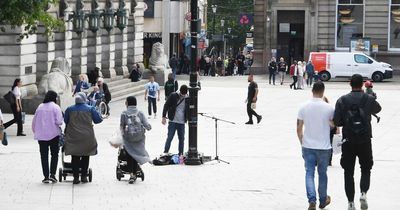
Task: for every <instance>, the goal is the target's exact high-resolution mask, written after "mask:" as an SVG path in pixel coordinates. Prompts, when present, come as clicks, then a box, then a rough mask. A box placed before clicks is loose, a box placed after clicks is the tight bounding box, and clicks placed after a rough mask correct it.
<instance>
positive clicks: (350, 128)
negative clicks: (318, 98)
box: [343, 95, 369, 143]
mask: <svg viewBox="0 0 400 210" xmlns="http://www.w3.org/2000/svg"><path fill="white" fill-rule="evenodd" d="M367 100H368V96H367V95H364V96H363V97H362V98H361V101H360V102H359V103H347V104H346V103H345V115H344V126H343V131H344V132H343V133H345V138H346V140H348V141H351V142H353V143H362V142H363V141H365V140H366V139H368V135H369V134H368V133H369V125H368V118H367V114H366V113H365V110H364V107H365V103H366V102H367Z"/></svg>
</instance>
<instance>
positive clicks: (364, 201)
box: [360, 192, 368, 210]
mask: <svg viewBox="0 0 400 210" xmlns="http://www.w3.org/2000/svg"><path fill="white" fill-rule="evenodd" d="M360 204H361V210H367V209H368V202H367V193H364V192H363V193H361V197H360Z"/></svg>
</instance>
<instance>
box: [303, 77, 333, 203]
mask: <svg viewBox="0 0 400 210" xmlns="http://www.w3.org/2000/svg"><path fill="white" fill-rule="evenodd" d="M324 91H325V85H324V83H322V82H317V83H315V84H314V86H313V88H312V93H313V99H312V100H310V101H309V102H307V103H306V104H304V105H303V106H302V107H301V108H300V110H299V113H298V117H297V136H298V138H299V141H300V144H301V146H302V153H303V159H304V162H305V168H306V190H307V198H308V203H309V207H308V210H315V209H316V201H317V198H316V197H317V194H316V191H315V184H314V171H315V167H317V168H318V177H319V178H318V181H319V183H318V194H319V202H320V204H319V208H321V209H323V208H325V207H326V206H327V205H329V203H330V202H331V198H330V197H329V196H328V195H327V185H328V176H327V169H328V164H329V158H330V155H331V148H332V147H331V144H330V130H331V126H332V125H333V123H332V120H333V114H334V109H333V107H331V106H330V105H329V104H328V103H326V102H324V101H323V99H322V98H323V96H324ZM303 127H305V129H304V133H303Z"/></svg>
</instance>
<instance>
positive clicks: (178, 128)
mask: <svg viewBox="0 0 400 210" xmlns="http://www.w3.org/2000/svg"><path fill="white" fill-rule="evenodd" d="M187 93H188V87H187V86H186V85H182V86H181V87H180V88H179V93H178V92H175V93H172V94H171V95H170V96H169V97H168V99H167V101H166V102H165V104H164V109H163V113H162V117H163V118H162V121H161V123H162V124H163V125H165V124H166V123H167V118H168V120H169V122H168V136H167V140H166V142H165V146H164V153H168V152H169V148H170V147H171V142H172V140H173V138H174V135H175V132H177V133H178V139H179V150H178V151H179V158H180V162H181V163H183V148H184V144H185V123H186V122H187V120H188V114H187V113H188V110H189V102H188V101H187V98H188V97H187Z"/></svg>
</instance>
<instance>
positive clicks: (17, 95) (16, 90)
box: [12, 86, 21, 99]
mask: <svg viewBox="0 0 400 210" xmlns="http://www.w3.org/2000/svg"><path fill="white" fill-rule="evenodd" d="M12 93H13V94H14V96H15V99H21V89H19V87H18V86H15V87H14V89H13V90H12Z"/></svg>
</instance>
